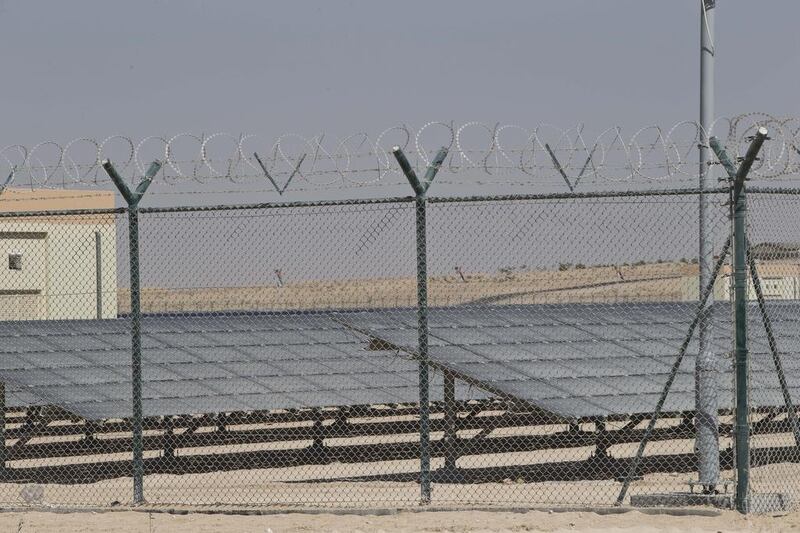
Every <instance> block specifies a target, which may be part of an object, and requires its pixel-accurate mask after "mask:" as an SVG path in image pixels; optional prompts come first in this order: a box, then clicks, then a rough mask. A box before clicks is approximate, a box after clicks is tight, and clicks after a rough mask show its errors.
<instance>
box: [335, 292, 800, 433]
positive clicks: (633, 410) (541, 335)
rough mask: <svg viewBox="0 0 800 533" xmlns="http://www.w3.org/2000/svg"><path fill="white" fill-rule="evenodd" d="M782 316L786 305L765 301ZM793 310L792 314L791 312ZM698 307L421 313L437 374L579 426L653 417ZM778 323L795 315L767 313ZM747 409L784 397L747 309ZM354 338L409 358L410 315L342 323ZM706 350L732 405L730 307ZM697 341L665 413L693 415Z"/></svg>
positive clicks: (795, 340) (756, 318) (726, 404)
mask: <svg viewBox="0 0 800 533" xmlns="http://www.w3.org/2000/svg"><path fill="white" fill-rule="evenodd" d="M769 305H770V307H771V309H773V308H774V307H775V306H779V305H782V306H784V307H787V306H791V305H794V306H796V305H797V304H796V303H794V302H787V303H783V302H781V303H778V302H771V303H770V304H769ZM795 309H796V307H795ZM695 312H696V305H695V304H692V303H689V302H686V303H639V304H632V303H626V304H625V305H619V306H617V305H613V304H564V305H524V306H497V307H482V308H475V307H469V308H466V307H465V308H459V307H453V308H438V309H437V308H434V309H431V310H430V313H429V324H430V348H429V357H430V358H431V360H432V363H433V364H434V365H435V366H438V367H440V368H444V369H447V370H449V371H451V372H453V373H454V374H456V375H457V376H459V377H460V378H463V379H465V380H468V381H470V382H473V383H477V384H480V385H481V386H483V387H485V388H486V389H487V390H491V391H493V392H495V393H496V394H499V395H503V396H507V397H511V398H516V399H520V400H523V401H525V402H527V403H528V404H530V405H533V406H535V407H538V408H540V409H543V410H546V411H548V412H551V413H554V414H557V415H560V416H563V417H567V418H582V417H595V416H609V415H630V414H645V413H651V412H653V410H654V408H655V405H656V403H657V401H658V398H659V395H660V394H661V391H662V390H663V388H664V384H665V383H666V381H667V377H668V375H669V373H670V370H671V368H672V365H673V364H674V362H675V360H676V357H677V355H678V352H679V349H680V346H681V343H682V342H683V340H684V338H685V336H686V334H687V332H688V330H689V325H690V323H691V322H692V319H693V318H694V314H695ZM773 314H774V315H776V316H780V317H786V316H792V315H793V314H796V313H786V312H780V313H773ZM748 316H749V328H750V332H751V334H750V350H751V383H752V387H753V388H754V389H757V390H758V391H759V393H758V395H754V398H753V400H754V403H755V405H754V407H761V406H781V405H783V398H782V396H781V391H780V388H779V382H778V378H777V374H776V371H775V367H774V364H773V361H772V357H771V355H770V352H769V347H768V344H767V342H766V338H765V335H764V327H763V325H762V324H761V315H760V314H759V313H758V309H757V308H756V307H755V305H753V306H751V309H750V310H749V315H748ZM342 319H343V320H345V321H347V322H348V323H349V324H350V325H351V327H353V328H354V329H357V330H360V331H363V332H369V333H370V334H371V335H372V336H374V337H375V338H378V339H381V340H383V341H385V342H388V343H390V344H392V345H395V346H397V347H400V348H402V350H403V351H406V352H409V353H415V352H416V351H417V344H416V318H415V316H414V314H413V313H412V312H407V313H405V314H396V315H393V316H392V320H391V321H387V320H384V318H383V317H382V316H381V315H380V314H378V313H373V312H368V311H367V312H362V313H350V314H348V315H347V316H346V317H343V318H342ZM773 329H774V330H775V333H776V336H777V338H778V343H779V349H780V351H781V353H782V359H783V361H784V363H783V364H784V368H785V371H786V374H787V381H788V383H789V386H790V390H791V394H792V397H793V398H798V397H799V396H798V394H800V364H798V356H800V332H798V331H797V328H796V321H794V320H787V319H783V320H777V321H775V320H773ZM712 334H713V338H712V342H711V344H712V347H713V350H714V351H715V352H716V353H718V354H721V357H720V368H719V370H720V371H721V373H720V379H719V389H718V390H719V396H720V406H721V407H722V408H730V407H731V406H732V377H733V374H732V372H731V365H732V361H731V358H730V353H731V339H732V338H733V336H732V328H731V323H730V306H729V304H723V303H719V304H716V306H715V312H714V324H713V328H712ZM697 350H698V347H697V342H696V339H693V340H692V342H691V344H690V345H689V347H688V350H687V355H686V356H685V358H684V360H683V362H682V364H681V366H680V369H679V372H678V374H677V377H676V379H675V382H674V383H673V385H672V387H671V392H670V394H669V395H668V396H667V400H666V403H665V405H664V410H665V411H667V412H682V411H691V410H693V409H694V394H695V393H694V368H695V360H696V355H695V354H697Z"/></svg>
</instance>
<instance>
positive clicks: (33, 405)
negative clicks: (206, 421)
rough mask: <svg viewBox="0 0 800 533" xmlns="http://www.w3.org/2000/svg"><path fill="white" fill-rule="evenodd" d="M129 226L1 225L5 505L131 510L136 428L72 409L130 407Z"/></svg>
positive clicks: (80, 217)
mask: <svg viewBox="0 0 800 533" xmlns="http://www.w3.org/2000/svg"><path fill="white" fill-rule="evenodd" d="M125 223H126V219H125V217H124V215H120V214H119V213H117V212H115V211H113V210H106V211H92V212H86V213H80V212H76V214H68V213H66V212H65V213H59V214H48V213H44V212H42V213H30V214H28V215H19V216H14V217H4V218H0V260H2V264H0V347H1V348H0V349H1V350H2V363H0V365H1V367H2V381H3V385H4V392H5V394H4V398H3V399H4V405H5V425H4V428H3V429H4V436H5V444H6V445H5V450H4V452H5V455H4V460H5V463H4V468H3V473H2V476H3V480H4V482H3V484H2V485H0V487H2V488H1V489H0V500H2V502H4V503H5V504H8V505H28V504H30V505H79V506H84V505H97V504H101V505H111V504H112V503H114V502H125V503H129V502H130V500H131V492H130V486H129V482H128V481H126V480H125V479H124V477H125V476H127V475H128V471H127V469H126V468H124V467H120V461H126V460H129V451H130V425H129V422H128V420H127V418H128V417H125V419H108V420H104V421H100V420H97V421H88V420H87V419H86V418H84V417H82V416H80V415H78V414H77V413H76V411H75V410H74V409H73V407H75V406H76V405H86V404H91V403H93V402H96V401H98V402H102V401H113V400H114V399H122V400H123V401H125V402H127V403H128V404H129V403H130V386H129V385H128V386H125V383H126V382H127V383H130V378H129V373H130V336H129V332H128V330H129V326H128V321H127V320H125V319H120V318H118V316H119V315H118V304H119V298H120V295H119V294H118V291H119V289H118V287H119V284H120V283H121V282H123V281H124V279H125V278H127V276H128V261H127V254H126V253H125V252H124V248H123V247H122V246H121V245H122V244H124V238H125V235H126V234H125ZM98 324H103V327H102V328H98V327H97V325H98ZM112 352H118V353H119V354H121V355H122V356H123V357H126V359H120V358H109V357H108V354H109V353H112ZM96 424H97V425H96ZM100 426H102V429H100ZM100 434H105V435H108V436H111V437H113V438H111V440H100ZM95 437H97V438H95ZM102 465H104V466H102ZM103 468H105V472H106V473H105V474H100V472H101V470H102V469H103Z"/></svg>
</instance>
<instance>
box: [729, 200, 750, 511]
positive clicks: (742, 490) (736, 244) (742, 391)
mask: <svg viewBox="0 0 800 533" xmlns="http://www.w3.org/2000/svg"><path fill="white" fill-rule="evenodd" d="M731 208H732V210H733V293H734V298H735V302H736V303H735V306H734V317H735V318H734V322H735V347H734V359H735V369H736V370H735V371H736V423H735V428H736V430H735V439H736V509H737V510H738V511H739V512H741V513H746V512H748V499H747V495H748V492H749V491H748V488H749V484H750V420H749V418H750V412H749V398H748V394H749V382H748V381H749V372H748V361H747V359H748V352H747V240H746V237H745V227H746V214H747V203H746V201H745V190H744V187H742V189H741V190H740V192H739V195H738V196H737V198H736V201H735V203H734V204H733V205H732V207H731Z"/></svg>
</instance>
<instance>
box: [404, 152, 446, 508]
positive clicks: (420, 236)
mask: <svg viewBox="0 0 800 533" xmlns="http://www.w3.org/2000/svg"><path fill="white" fill-rule="evenodd" d="M392 154H394V157H395V159H397V163H398V164H399V165H400V168H401V169H402V171H403V174H405V176H406V179H407V180H408V183H409V184H410V185H411V188H412V189H413V190H414V197H415V198H414V200H415V201H414V205H415V212H416V217H415V218H416V229H417V231H416V234H417V254H416V255H417V328H418V329H417V334H418V347H417V351H418V356H419V454H420V457H419V461H420V476H419V481H420V497H421V500H422V503H423V504H428V503H430V501H431V450H430V445H431V444H430V401H429V397H428V396H429V379H428V371H429V368H428V253H427V245H428V238H427V229H426V224H427V197H426V193H427V192H428V188H430V186H431V183H433V178H435V177H436V173H437V172H439V168H440V167H441V166H442V162H444V158H445V157H447V148H441V149H440V150H439V152H438V153H437V154H436V157H435V158H434V159H433V161H432V162H431V164H430V165H429V166H428V170H427V171H426V172H425V177H424V178H423V179H422V181H420V179H419V178H418V177H417V173H416V172H414V169H413V168H412V167H411V164H410V163H409V162H408V159H406V156H405V154H404V153H403V150H401V149H400V147H399V146H395V147H394V148H392Z"/></svg>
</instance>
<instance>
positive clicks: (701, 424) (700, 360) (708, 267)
mask: <svg viewBox="0 0 800 533" xmlns="http://www.w3.org/2000/svg"><path fill="white" fill-rule="evenodd" d="M715 8H716V0H700V131H701V135H700V148H699V150H700V171H699V176H700V189H701V190H705V189H710V188H713V187H715V185H716V184H714V183H713V175H712V173H711V171H710V167H709V162H710V161H711V149H710V147H709V136H710V133H711V132H710V131H709V130H710V129H711V127H712V125H713V123H714V53H715V50H714V10H715ZM712 224H713V220H712V213H711V199H710V198H709V197H708V195H706V194H703V193H702V192H701V194H700V224H699V227H700V250H699V258H698V259H699V260H698V263H699V267H700V279H699V281H700V291H701V292H702V290H703V288H704V287H706V286H707V285H708V283H709V282H710V281H711V272H712V269H713V262H714V241H713V237H712ZM713 302H714V296H713V292H712V294H711V297H710V298H708V300H707V301H706V303H705V305H704V308H705V309H704V313H703V315H702V319H701V321H700V323H699V324H698V331H697V336H698V348H699V350H698V355H697V361H696V363H695V409H696V414H695V430H696V437H695V448H696V451H697V468H698V477H699V482H700V484H701V485H703V488H704V489H705V491H706V492H712V491H713V490H714V488H715V486H716V485H717V483H718V482H719V421H718V411H719V399H718V397H717V391H718V388H719V382H718V379H717V378H718V355H717V354H715V353H714V352H713V350H714V347H713V345H712V343H711V342H710V341H711V339H712V334H711V326H712V305H713Z"/></svg>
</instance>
